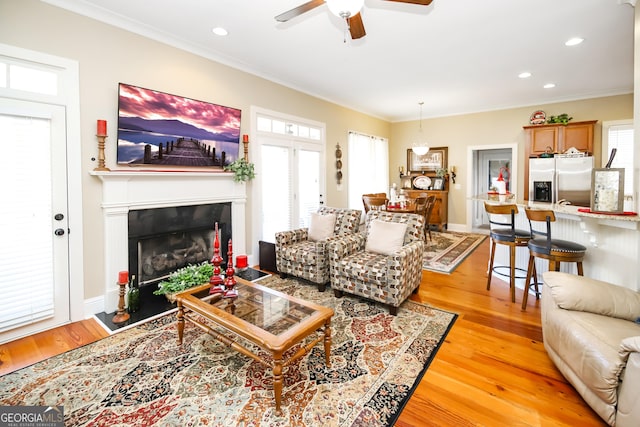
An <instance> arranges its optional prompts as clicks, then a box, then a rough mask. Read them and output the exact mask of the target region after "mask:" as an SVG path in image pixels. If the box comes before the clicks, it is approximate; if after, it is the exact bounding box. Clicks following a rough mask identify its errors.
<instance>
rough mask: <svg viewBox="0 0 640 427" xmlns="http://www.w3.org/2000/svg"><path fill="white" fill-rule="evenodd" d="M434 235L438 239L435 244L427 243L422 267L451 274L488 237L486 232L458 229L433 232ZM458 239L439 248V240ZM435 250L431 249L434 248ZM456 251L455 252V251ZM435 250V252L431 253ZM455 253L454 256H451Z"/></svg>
mask: <svg viewBox="0 0 640 427" xmlns="http://www.w3.org/2000/svg"><path fill="white" fill-rule="evenodd" d="M432 236H433V238H434V240H435V241H436V243H435V244H433V243H427V245H426V247H427V251H425V259H424V261H423V263H422V269H423V270H427V271H433V272H436V273H441V274H451V273H453V272H454V271H455V269H456V268H458V266H459V265H460V264H461V263H462V262H463V261H464V260H465V259H466V258H467V257H468V256H469V255H471V254H472V253H473V251H475V250H476V249H477V248H478V246H480V245H481V244H482V242H484V241H485V239H486V238H487V237H488V236H487V235H486V234H479V233H466V232H456V231H443V232H437V231H436V232H432ZM449 237H450V238H453V239H458V240H457V241H455V242H453V244H450V245H448V246H447V247H446V248H438V247H437V246H438V245H439V243H440V242H439V240H440V239H446V238H449ZM434 247H435V251H431V252H430V251H429V250H428V249H430V248H431V249H433V248H434ZM454 251H455V252H454ZM433 252H435V254H433V255H431V254H432V253H433ZM452 253H453V255H454V256H453V257H452V256H451V255H452Z"/></svg>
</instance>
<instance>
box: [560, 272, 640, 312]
mask: <svg viewBox="0 0 640 427" xmlns="http://www.w3.org/2000/svg"><path fill="white" fill-rule="evenodd" d="M551 273H555V272H550V275H551V277H553V274H551ZM558 283H560V281H556V280H553V279H552V280H550V282H549V288H550V289H551V292H552V293H553V297H554V299H555V301H556V304H558V306H559V307H560V308H564V309H565V310H574V311H585V312H588V313H595V314H600V315H603V316H609V317H616V318H618V319H625V320H631V321H632V322H638V319H640V293H638V292H635V291H633V290H631V289H628V288H624V287H622V286H617V285H614V284H611V283H607V282H603V281H600V280H595V279H591V278H588V277H580V276H571V275H567V276H563V279H562V285H561V286H559V285H558V286H557V285H556V284H558Z"/></svg>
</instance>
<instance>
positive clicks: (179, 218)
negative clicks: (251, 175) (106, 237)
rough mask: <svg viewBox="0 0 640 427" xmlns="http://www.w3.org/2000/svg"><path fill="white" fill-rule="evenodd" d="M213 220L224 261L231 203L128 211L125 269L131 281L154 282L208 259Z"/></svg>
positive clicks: (225, 258)
mask: <svg viewBox="0 0 640 427" xmlns="http://www.w3.org/2000/svg"><path fill="white" fill-rule="evenodd" d="M215 223H217V224H218V232H219V241H220V252H221V255H222V259H223V260H225V261H227V247H228V243H229V239H231V203H229V202H227V203H214V204H203V205H191V206H175V207H166V208H154V209H140V210H132V211H129V214H128V230H129V232H128V236H129V272H130V274H132V275H135V279H134V281H135V282H136V283H137V284H138V285H139V286H146V285H152V284H153V285H155V284H157V283H158V282H159V281H161V280H162V279H164V278H166V277H167V276H168V275H169V274H171V273H172V272H174V271H176V270H177V269H179V268H182V267H185V266H187V265H189V264H200V263H202V262H205V261H210V260H211V258H212V257H213V241H214V235H215V231H214V224H215ZM224 265H225V264H224V263H223V268H224Z"/></svg>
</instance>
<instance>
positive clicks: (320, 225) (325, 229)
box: [309, 213, 336, 241]
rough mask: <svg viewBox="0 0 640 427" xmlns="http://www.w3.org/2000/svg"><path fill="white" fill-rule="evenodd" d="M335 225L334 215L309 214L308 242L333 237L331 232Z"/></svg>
mask: <svg viewBox="0 0 640 427" xmlns="http://www.w3.org/2000/svg"><path fill="white" fill-rule="evenodd" d="M335 225H336V216H335V215H334V214H325V215H322V214H318V213H312V214H311V221H310V223H309V240H313V241H318V240H324V239H327V238H328V237H330V236H333V230H334V228H335Z"/></svg>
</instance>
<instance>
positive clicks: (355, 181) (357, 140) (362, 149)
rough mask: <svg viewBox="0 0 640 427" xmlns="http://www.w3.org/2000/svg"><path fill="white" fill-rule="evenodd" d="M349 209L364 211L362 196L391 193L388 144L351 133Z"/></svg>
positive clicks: (384, 141) (375, 137)
mask: <svg viewBox="0 0 640 427" xmlns="http://www.w3.org/2000/svg"><path fill="white" fill-rule="evenodd" d="M348 145H349V147H348V149H349V151H348V153H347V156H348V159H349V161H348V167H349V168H348V170H347V172H348V185H349V208H351V209H361V210H364V207H363V206H362V195H363V194H365V193H387V194H388V193H389V141H388V140H387V139H386V138H380V137H377V136H371V135H363V134H361V133H357V132H349V143H348Z"/></svg>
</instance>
